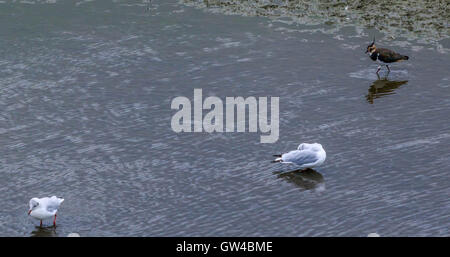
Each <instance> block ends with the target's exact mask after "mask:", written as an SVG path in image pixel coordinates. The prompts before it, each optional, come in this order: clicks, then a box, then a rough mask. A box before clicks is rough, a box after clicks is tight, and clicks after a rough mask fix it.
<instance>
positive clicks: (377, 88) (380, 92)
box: [366, 76, 408, 104]
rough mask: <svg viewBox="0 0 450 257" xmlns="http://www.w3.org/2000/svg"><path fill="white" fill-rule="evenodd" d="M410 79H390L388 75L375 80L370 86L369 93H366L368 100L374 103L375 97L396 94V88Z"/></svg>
mask: <svg viewBox="0 0 450 257" xmlns="http://www.w3.org/2000/svg"><path fill="white" fill-rule="evenodd" d="M407 82H408V81H407V80H403V81H394V80H388V79H387V78H386V77H385V78H383V79H380V76H378V79H377V80H375V81H374V82H373V83H372V85H371V86H370V88H369V93H368V94H367V95H366V99H367V102H369V103H371V104H373V102H374V99H376V98H381V97H384V96H387V95H392V94H395V92H394V90H395V89H397V88H398V87H400V86H401V85H403V84H406V83H407Z"/></svg>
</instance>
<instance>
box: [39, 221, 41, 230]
mask: <svg viewBox="0 0 450 257" xmlns="http://www.w3.org/2000/svg"><path fill="white" fill-rule="evenodd" d="M39 226H40V227H41V228H42V220H41V225H39Z"/></svg>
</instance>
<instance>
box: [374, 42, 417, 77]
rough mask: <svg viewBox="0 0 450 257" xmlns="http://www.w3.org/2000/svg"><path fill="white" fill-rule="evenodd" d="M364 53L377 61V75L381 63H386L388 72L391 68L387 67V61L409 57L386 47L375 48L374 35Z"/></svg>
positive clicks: (403, 59) (396, 60)
mask: <svg viewBox="0 0 450 257" xmlns="http://www.w3.org/2000/svg"><path fill="white" fill-rule="evenodd" d="M366 54H368V55H369V57H370V59H372V60H373V61H377V62H378V64H379V66H378V70H377V75H378V72H379V71H380V69H381V65H383V64H384V65H386V68H387V69H388V74H389V72H391V69H389V66H388V63H394V62H401V61H405V60H408V59H409V57H408V56H406V55H401V54H399V53H396V52H394V51H392V50H389V49H386V48H377V47H376V46H375V37H374V38H373V42H372V43H371V44H370V45H369V46H368V47H367V50H366Z"/></svg>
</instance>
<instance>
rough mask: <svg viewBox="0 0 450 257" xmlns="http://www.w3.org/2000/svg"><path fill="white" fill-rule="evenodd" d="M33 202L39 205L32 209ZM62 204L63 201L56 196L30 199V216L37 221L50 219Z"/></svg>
mask: <svg viewBox="0 0 450 257" xmlns="http://www.w3.org/2000/svg"><path fill="white" fill-rule="evenodd" d="M33 201H34V202H37V203H39V205H37V206H36V207H35V208H33ZM62 202H64V199H63V198H58V197H56V196H52V197H44V198H32V199H31V200H30V216H31V217H33V218H35V219H38V220H45V219H49V218H52V217H54V216H55V214H56V212H57V211H58V208H59V206H60V205H61V203H62Z"/></svg>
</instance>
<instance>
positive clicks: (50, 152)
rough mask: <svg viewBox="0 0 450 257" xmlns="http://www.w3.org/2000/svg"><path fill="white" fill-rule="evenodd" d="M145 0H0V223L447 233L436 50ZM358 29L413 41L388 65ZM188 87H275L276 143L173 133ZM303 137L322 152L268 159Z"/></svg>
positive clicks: (445, 117)
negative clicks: (32, 212)
mask: <svg viewBox="0 0 450 257" xmlns="http://www.w3.org/2000/svg"><path fill="white" fill-rule="evenodd" d="M153 2H156V3H153V4H152V5H150V8H149V7H148V5H147V4H142V2H140V1H135V2H131V1H126V2H125V1H117V2H106V1H91V2H88V1H86V2H84V1H81V2H76V1H72V2H71V1H56V3H53V4H51V3H50V4H49V3H44V2H43V1H41V2H39V1H38V2H37V3H35V4H27V3H4V4H0V5H1V8H0V24H2V26H0V45H1V47H0V56H1V59H0V141H1V144H0V175H1V178H2V179H1V180H0V192H1V195H3V197H2V199H1V200H0V203H1V205H2V209H1V210H0V214H1V215H0V225H1V226H0V227H1V228H0V236H66V235H67V234H69V233H71V232H76V233H79V234H80V235H81V236H366V235H367V234H368V233H371V232H377V233H378V234H380V235H381V236H449V223H448V221H449V216H450V201H449V193H450V187H449V181H450V177H449V176H450V175H449V173H448V167H449V165H450V153H449V150H450V147H449V146H450V125H449V124H450V122H449V121H450V118H449V117H450V116H449V111H450V100H449V97H448V96H449V93H450V75H449V73H448V71H449V68H450V64H449V55H448V53H447V52H446V51H439V49H437V48H436V45H433V44H429V45H427V44H423V45H420V44H418V43H417V44H416V43H414V44H405V42H404V41H396V40H393V39H384V38H383V36H382V34H381V33H379V32H377V31H374V30H362V31H361V30H358V29H356V28H355V27H351V26H349V27H346V28H343V29H340V30H339V31H337V32H335V33H334V34H332V35H330V34H327V33H321V32H316V31H311V30H310V28H311V27H310V26H308V25H299V24H295V25H292V24H291V25H289V24H284V23H279V22H274V21H273V20H271V19H269V18H266V17H242V16H227V15H222V14H214V13H210V12H205V11H204V10H203V9H196V8H192V7H189V6H185V5H182V4H180V3H178V2H177V1H172V2H171V1H164V2H163V1H160V2H158V1H153ZM324 26H325V25H324ZM319 27H320V26H319ZM373 34H375V35H377V38H379V39H377V43H378V44H379V45H380V46H383V47H391V48H392V49H394V50H396V51H398V52H400V53H402V54H406V55H409V56H410V60H409V61H407V62H403V63H399V64H398V65H393V67H392V68H391V70H392V71H391V73H390V74H389V76H388V77H387V78H384V77H385V74H386V71H385V70H382V71H381V72H380V73H381V77H380V78H378V77H377V76H376V74H375V71H376V69H377V65H376V64H375V63H374V62H372V61H371V60H370V59H369V58H368V57H367V55H365V54H364V51H365V48H366V46H367V44H368V43H369V42H368V41H370V40H369V38H371V36H372V35H373ZM194 88H202V89H203V95H204V96H210V95H215V96H218V97H220V98H222V99H223V98H225V97H227V96H243V97H247V96H256V97H258V96H278V97H280V138H279V140H278V141H277V142H276V143H274V144H260V143H259V139H260V135H259V134H258V133H212V134H208V133H179V134H177V133H175V132H173V131H172V130H171V127H170V121H171V118H172V115H173V114H174V113H175V112H176V111H175V110H171V108H170V104H171V100H172V99H173V98H175V97H177V96H186V97H188V98H190V99H193V89H194ZM301 142H320V143H321V144H322V145H323V146H324V148H325V150H326V151H327V160H326V162H325V163H324V165H323V166H320V167H317V168H316V169H315V171H309V172H306V173H303V174H302V173H299V172H292V171H294V170H295V167H291V166H282V165H280V164H272V163H270V161H271V160H272V158H273V157H272V154H278V153H281V152H285V151H288V150H292V149H294V148H296V147H297V146H298V144H299V143H301ZM280 172H281V173H280ZM50 195H57V196H62V197H64V198H65V202H64V203H63V204H62V206H61V208H60V210H59V216H58V218H57V224H58V226H57V227H56V229H52V228H44V229H39V228H37V227H36V225H38V224H39V222H38V221H35V220H32V219H30V218H29V217H28V216H27V210H28V201H29V200H30V198H32V197H34V196H39V197H41V196H50ZM47 224H51V221H47Z"/></svg>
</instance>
